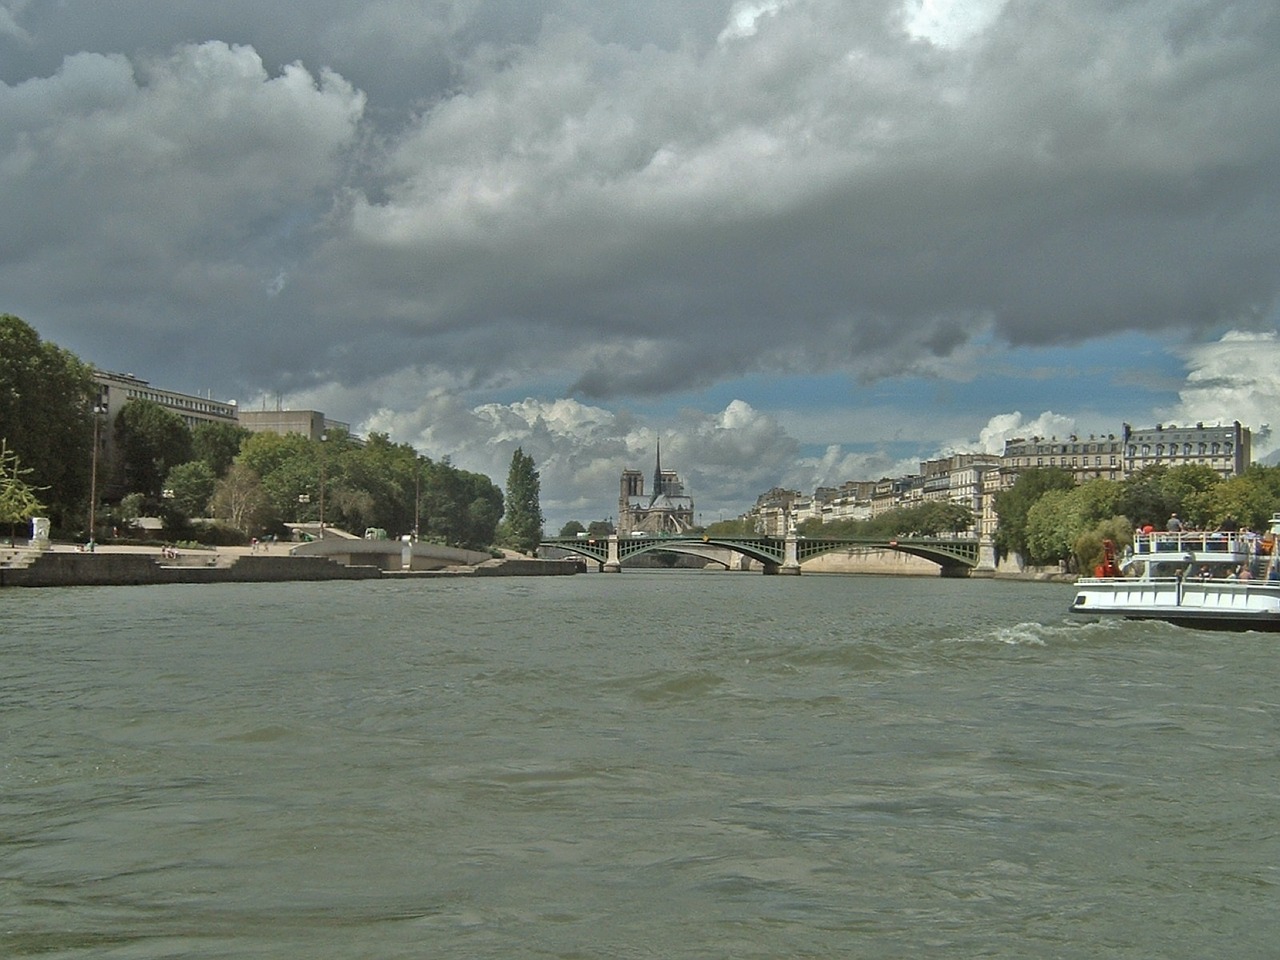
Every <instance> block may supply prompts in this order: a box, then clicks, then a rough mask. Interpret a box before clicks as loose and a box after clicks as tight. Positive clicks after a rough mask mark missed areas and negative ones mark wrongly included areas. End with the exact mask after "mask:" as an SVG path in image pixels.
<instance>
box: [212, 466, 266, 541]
mask: <svg viewBox="0 0 1280 960" xmlns="http://www.w3.org/2000/svg"><path fill="white" fill-rule="evenodd" d="M209 508H210V510H211V511H212V513H213V515H214V516H215V517H218V518H220V519H222V520H225V521H227V523H229V524H230V525H231V526H233V527H235V528H236V529H237V530H239V531H240V532H242V533H244V534H246V535H250V534H256V533H258V532H259V531H260V530H261V529H262V527H263V526H264V525H265V524H266V523H267V522H268V520H269V519H270V517H271V502H270V500H269V498H268V497H267V494H266V491H265V490H264V489H263V486H262V479H261V478H260V477H259V476H258V474H257V472H256V471H254V469H253V468H252V467H250V466H248V465H246V464H243V463H234V464H232V465H231V469H230V470H228V471H227V475H226V476H225V477H223V478H222V479H221V480H219V481H218V482H217V485H216V486H215V488H214V493H213V497H212V500H211V502H210V504H209Z"/></svg>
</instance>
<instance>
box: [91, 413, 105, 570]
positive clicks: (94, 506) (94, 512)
mask: <svg viewBox="0 0 1280 960" xmlns="http://www.w3.org/2000/svg"><path fill="white" fill-rule="evenodd" d="M106 412H107V408H106V407H105V406H103V405H102V404H101V403H94V405H93V453H92V456H91V458H90V460H89V549H90V550H92V549H93V546H94V543H95V541H96V540H97V536H96V534H95V530H96V523H97V517H98V429H99V426H100V424H101V422H102V414H104V413H106Z"/></svg>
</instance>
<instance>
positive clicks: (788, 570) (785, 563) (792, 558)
mask: <svg viewBox="0 0 1280 960" xmlns="http://www.w3.org/2000/svg"><path fill="white" fill-rule="evenodd" d="M798 544H799V538H797V537H796V532H795V530H792V531H791V532H790V533H788V534H787V539H786V540H785V541H784V542H783V547H782V558H783V559H782V566H780V567H779V568H778V570H777V572H778V573H781V574H783V575H784V576H788V577H798V576H800V550H799V546H798Z"/></svg>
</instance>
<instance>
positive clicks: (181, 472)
mask: <svg viewBox="0 0 1280 960" xmlns="http://www.w3.org/2000/svg"><path fill="white" fill-rule="evenodd" d="M217 482H218V478H217V476H216V475H215V474H214V472H213V468H212V467H210V466H209V464H208V463H206V462H205V461H204V460H189V461H187V462H186V463H180V464H178V466H176V467H174V468H173V469H172V470H170V471H169V475H168V476H167V477H165V480H164V488H165V490H167V491H169V492H170V493H171V499H170V500H169V502H170V503H171V504H172V505H173V510H174V512H175V513H177V514H178V515H179V516H181V517H183V518H190V517H203V516H205V515H206V514H207V513H208V509H209V500H210V499H211V498H212V497H213V491H214V487H215V486H216V485H217Z"/></svg>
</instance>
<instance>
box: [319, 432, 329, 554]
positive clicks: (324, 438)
mask: <svg viewBox="0 0 1280 960" xmlns="http://www.w3.org/2000/svg"><path fill="white" fill-rule="evenodd" d="M328 439H329V434H327V433H322V434H320V539H321V540H323V539H324V444H325V441H326V440H328Z"/></svg>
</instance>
